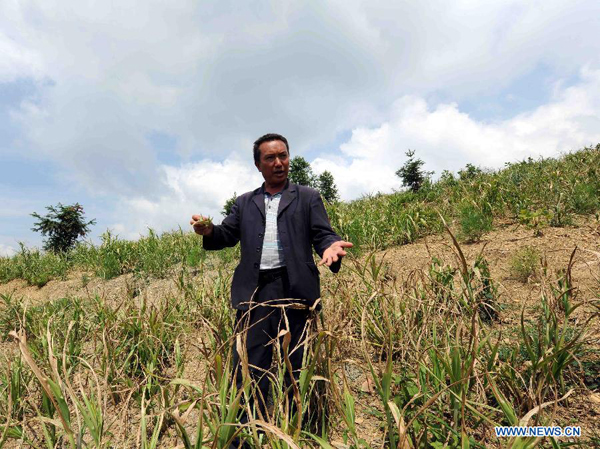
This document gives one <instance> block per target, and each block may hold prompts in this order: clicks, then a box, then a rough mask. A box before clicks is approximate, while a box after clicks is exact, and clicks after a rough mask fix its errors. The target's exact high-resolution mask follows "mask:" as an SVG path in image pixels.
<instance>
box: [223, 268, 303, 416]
mask: <svg viewBox="0 0 600 449" xmlns="http://www.w3.org/2000/svg"><path fill="white" fill-rule="evenodd" d="M288 293H289V280H288V276H287V271H286V270H285V267H284V268H278V269H274V270H267V271H264V272H263V271H261V273H260V276H259V286H258V290H257V292H256V294H255V296H254V300H253V303H252V304H250V306H249V309H248V310H237V313H236V333H239V335H240V336H241V340H242V343H243V344H242V348H243V347H244V343H245V349H246V351H245V352H246V354H245V355H246V356H247V358H248V366H249V373H250V377H251V379H252V381H253V384H254V385H253V387H254V392H255V393H254V400H253V401H252V402H253V404H252V403H251V404H250V406H251V408H252V406H254V407H256V408H257V409H258V410H260V413H261V414H262V417H263V419H265V420H268V418H267V406H266V405H267V397H268V395H269V390H270V386H271V382H270V378H269V370H270V368H271V363H272V360H273V350H274V345H275V344H276V342H278V343H279V347H280V350H281V353H280V357H281V360H282V361H283V360H284V354H283V344H284V338H285V337H283V336H282V335H281V334H282V331H287V332H289V333H290V337H291V338H290V342H289V347H288V351H287V352H288V357H289V361H290V364H291V367H292V370H293V376H294V379H295V380H298V377H299V374H300V369H301V368H302V358H303V355H304V342H305V339H306V336H307V335H308V332H309V318H310V316H311V312H310V311H309V310H308V308H307V307H304V308H294V305H293V304H291V301H289V299H287V300H286V298H289V294H288ZM243 355H244V354H243ZM283 363H285V362H283ZM286 368H287V367H286ZM233 369H234V372H235V375H236V385H237V387H238V389H239V388H242V385H243V374H242V367H241V364H240V354H238V350H237V347H236V343H235V341H234V358H233ZM285 380H286V383H285V388H286V389H287V394H288V403H289V404H290V406H291V407H292V410H294V409H295V407H294V399H293V398H294V391H293V388H292V385H291V380H292V377H291V375H290V373H289V371H288V370H287V369H286V376H285ZM258 410H257V413H256V415H257V417H260V415H259V414H258ZM247 420H248V417H247V416H246V414H245V413H244V415H243V416H242V419H241V422H242V423H244V422H247Z"/></svg>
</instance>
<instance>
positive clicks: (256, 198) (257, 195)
mask: <svg viewBox="0 0 600 449" xmlns="http://www.w3.org/2000/svg"><path fill="white" fill-rule="evenodd" d="M296 191H297V188H296V184H294V183H292V182H290V180H289V179H288V180H286V182H285V186H284V187H283V190H282V191H281V201H280V202H279V210H278V211H277V216H280V215H281V213H282V212H283V211H284V210H285V209H287V207H288V206H289V205H290V204H291V203H292V201H294V200H295V199H296ZM265 193H266V191H265V183H264V182H263V183H262V185H261V186H260V187H259V188H258V189H256V190H255V191H254V195H253V197H252V201H253V202H254V204H255V205H256V207H258V210H259V211H260V213H261V214H262V216H263V218H265Z"/></svg>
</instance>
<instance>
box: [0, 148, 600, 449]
mask: <svg viewBox="0 0 600 449" xmlns="http://www.w3.org/2000/svg"><path fill="white" fill-rule="evenodd" d="M599 175H600V145H599V146H596V147H594V148H585V149H582V150H580V151H577V152H574V153H571V154H568V155H565V156H563V157H561V158H559V159H546V160H528V161H524V162H521V163H516V164H509V165H507V167H506V168H505V169H503V170H500V171H496V172H492V171H485V170H479V169H476V168H474V167H471V166H468V167H466V168H465V170H463V171H461V172H459V174H457V175H452V174H450V173H444V174H443V175H442V177H441V178H440V180H439V181H437V182H435V183H432V184H427V185H425V186H423V188H422V189H421V190H420V191H419V192H417V193H412V192H398V193H395V194H391V195H372V196H369V197H365V198H362V199H360V200H357V201H354V202H352V203H339V204H334V205H330V206H328V212H329V215H330V218H331V222H332V225H333V226H334V228H335V229H336V231H337V232H338V233H339V234H340V235H341V236H342V237H343V238H344V239H346V240H349V241H352V242H354V243H355V244H356V247H355V248H354V249H353V250H352V254H350V255H349V256H348V257H347V258H346V259H345V260H344V262H343V268H342V270H341V272H340V273H339V274H337V275H333V274H331V273H329V272H327V271H326V270H324V269H323V268H321V274H322V277H321V279H322V298H321V301H322V304H323V310H322V312H321V313H319V314H315V319H314V322H313V328H312V332H311V338H310V340H309V341H308V343H307V351H306V357H305V368H304V370H303V372H302V374H301V376H300V379H299V381H298V382H297V384H296V385H295V386H294V401H295V402H296V404H297V407H296V410H297V412H296V413H294V414H293V415H291V416H290V414H289V413H288V412H287V410H288V407H287V406H286V404H285V402H286V401H287V395H286V394H283V393H282V390H283V388H282V387H281V385H282V383H283V378H284V373H285V369H286V368H285V367H286V363H285V351H283V353H284V357H283V360H277V363H275V364H274V366H273V368H272V373H271V375H272V379H273V385H274V387H273V389H272V395H271V396H272V398H271V405H270V407H269V410H270V414H269V416H263V417H256V418H255V419H252V420H251V421H250V422H249V423H247V424H245V425H240V424H238V422H237V416H238V414H239V412H240V409H241V408H242V407H245V405H244V404H245V401H244V398H246V397H248V395H251V394H252V385H251V384H250V383H247V384H246V385H245V388H244V389H242V390H241V391H236V390H235V387H234V386H233V385H232V382H231V366H230V365H231V359H232V357H231V347H232V344H233V342H234V341H235V334H234V329H233V313H232V312H231V309H230V306H229V286H230V281H231V275H232V272H233V268H234V267H235V264H236V261H237V256H238V254H239V250H238V249H236V248H233V249H230V250H227V251H222V252H219V253H211V254H208V253H206V252H204V251H203V250H202V249H201V245H200V241H199V238H198V237H197V236H195V235H193V234H191V233H188V232H183V231H181V230H180V231H177V232H171V233H165V234H163V235H156V234H155V233H153V232H150V233H149V235H147V236H145V237H143V238H141V239H140V240H139V241H136V242H130V241H123V240H120V239H118V237H117V236H115V235H111V234H110V233H108V232H107V233H106V234H104V236H103V241H102V244H101V245H91V244H82V245H79V246H78V247H77V248H76V249H75V250H73V251H72V252H70V253H68V254H51V253H42V252H40V251H38V250H35V249H29V248H25V247H23V248H22V249H21V251H20V253H19V254H17V255H16V256H14V257H12V258H0V348H1V349H0V447H7V448H8V447H34V448H55V447H56V448H59V447H60V448H62V447H65V448H80V447H81V448H83V447H90V448H92V447H93V448H144V449H146V448H175V447H177V448H186V449H187V448H227V447H228V446H229V443H230V442H231V441H232V439H233V438H234V437H240V438H242V439H243V440H245V441H247V442H248V443H249V444H250V445H251V446H252V447H257V448H258V447H268V448H296V447H322V448H402V449H405V448H430V447H431V448H444V447H448V448H455V447H456V448H458V447H460V448H469V447H474V448H487V447H493V448H494V447H495V448H515V449H516V448H533V447H548V448H551V447H552V448H556V447H582V448H588V447H589V448H591V447H598V446H599V445H600V430H599V429H600V323H599V318H600V221H599V216H598V212H599V211H600V181H599V178H600V176H599ZM274 344H275V345H277V344H285V338H282V340H281V342H277V341H276V342H274ZM277 353H278V352H277ZM276 358H277V357H276ZM499 425H505V426H508V425H530V426H538V425H553V426H554V425H556V426H580V427H581V431H582V436H581V437H580V438H572V439H569V438H497V437H496V436H495V433H494V427H495V426H499Z"/></svg>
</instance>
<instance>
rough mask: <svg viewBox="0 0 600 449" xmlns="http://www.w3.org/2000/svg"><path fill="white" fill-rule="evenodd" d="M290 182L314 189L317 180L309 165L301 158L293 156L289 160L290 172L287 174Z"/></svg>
mask: <svg viewBox="0 0 600 449" xmlns="http://www.w3.org/2000/svg"><path fill="white" fill-rule="evenodd" d="M288 176H289V178H290V181H291V182H293V183H295V184H300V185H302V186H309V187H316V185H317V178H316V176H315V174H314V173H313V171H312V167H311V166H310V163H309V162H308V161H307V160H306V159H304V158H303V157H302V156H295V157H293V158H292V159H290V171H289V173H288Z"/></svg>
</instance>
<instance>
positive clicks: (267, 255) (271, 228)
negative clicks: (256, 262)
mask: <svg viewBox="0 0 600 449" xmlns="http://www.w3.org/2000/svg"><path fill="white" fill-rule="evenodd" d="M280 201H281V192H278V193H276V194H275V195H271V194H270V193H266V192H265V239H264V240H263V247H262V254H261V256H260V269H261V270H270V269H272V268H279V267H283V266H285V258H284V256H283V247H282V246H281V241H280V240H279V233H278V232H277V211H278V210H279V202H280Z"/></svg>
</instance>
